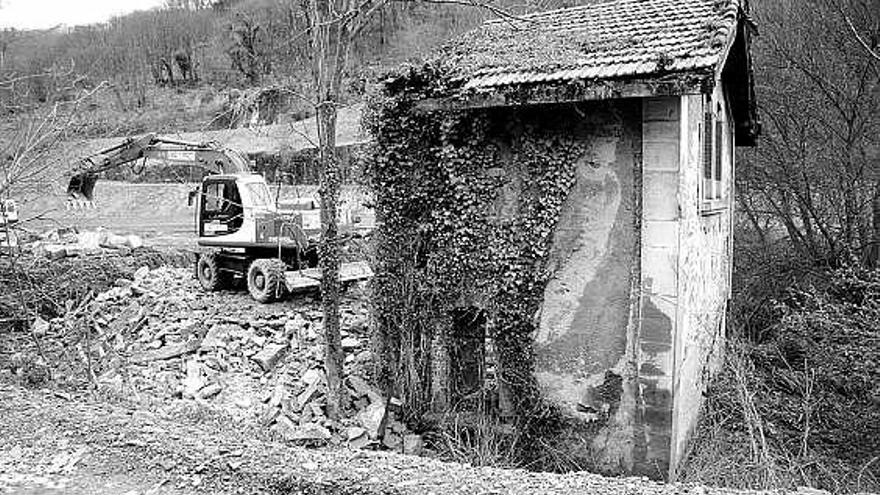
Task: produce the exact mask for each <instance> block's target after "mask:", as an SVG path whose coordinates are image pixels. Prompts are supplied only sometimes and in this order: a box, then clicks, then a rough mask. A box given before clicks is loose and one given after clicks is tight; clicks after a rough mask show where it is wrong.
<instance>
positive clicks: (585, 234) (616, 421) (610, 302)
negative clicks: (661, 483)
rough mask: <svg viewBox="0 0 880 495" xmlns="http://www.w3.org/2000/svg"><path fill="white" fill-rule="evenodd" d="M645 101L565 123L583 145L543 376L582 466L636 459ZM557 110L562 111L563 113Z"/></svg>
mask: <svg viewBox="0 0 880 495" xmlns="http://www.w3.org/2000/svg"><path fill="white" fill-rule="evenodd" d="M641 112H642V108H641V102H640V101H639V100H621V101H618V102H615V103H613V104H610V103H595V104H591V105H586V104H582V105H579V106H578V112H576V113H572V114H571V115H569V116H568V117H569V119H570V120H568V122H567V123H566V124H565V125H566V126H568V127H569V128H574V129H575V135H576V136H577V137H578V138H579V139H581V140H582V142H583V143H584V145H585V149H586V152H585V154H584V155H583V156H582V157H581V158H580V159H579V160H578V162H577V163H576V183H575V185H574V187H573V188H572V190H571V191H570V193H569V195H568V198H567V199H566V202H565V203H564V205H563V210H562V213H561V216H560V220H559V223H558V226H557V229H556V231H555V234H554V238H553V246H552V250H551V253H550V259H549V261H550V262H549V266H548V270H549V271H550V273H553V276H552V278H551V279H550V281H549V283H548V285H547V286H546V289H545V292H544V303H543V306H542V308H541V311H540V313H539V314H538V315H537V321H538V325H537V326H538V329H537V332H536V335H535V344H536V345H535V350H536V356H537V378H538V381H539V384H540V385H541V387H542V392H543V394H544V395H545V397H547V398H548V399H550V400H551V401H553V402H554V403H556V404H558V405H559V406H560V407H561V408H562V410H563V411H565V413H566V414H567V415H568V416H569V417H570V418H571V419H572V425H573V427H572V429H571V431H570V432H569V436H568V437H567V438H565V439H564V440H562V444H563V447H562V448H565V449H566V450H567V452H568V454H569V455H570V456H571V457H572V458H573V459H577V460H578V462H579V463H581V465H583V466H585V467H591V468H593V469H597V470H600V471H604V472H631V471H632V470H633V469H634V466H635V465H636V464H638V462H639V459H637V455H636V450H637V449H636V447H635V441H636V437H637V435H636V431H637V430H640V429H641V426H640V425H638V424H637V421H638V418H637V417H636V414H635V412H636V407H635V404H636V398H635V391H636V387H635V377H636V374H635V359H636V355H635V347H634V345H633V343H634V339H635V331H636V325H635V324H634V318H633V315H634V306H635V303H636V300H637V298H636V295H635V292H636V291H634V288H635V286H636V284H635V282H634V281H635V280H636V279H637V277H638V269H639V263H638V236H639V232H638V229H637V225H638V223H637V222H638V209H639V202H640V194H638V192H637V190H636V187H635V184H636V183H637V180H638V175H639V173H640V169H641ZM557 115H558V114H557Z"/></svg>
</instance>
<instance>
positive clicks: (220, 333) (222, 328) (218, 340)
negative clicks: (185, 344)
mask: <svg viewBox="0 0 880 495" xmlns="http://www.w3.org/2000/svg"><path fill="white" fill-rule="evenodd" d="M229 327H230V326H229V325H213V326H212V327H211V328H210V329H209V330H208V333H206V334H205V338H204V339H202V345H201V347H200V348H199V350H201V351H210V350H213V349H225V348H226V339H228V338H229V337H230V334H231V329H230V328H229Z"/></svg>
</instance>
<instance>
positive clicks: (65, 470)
mask: <svg viewBox="0 0 880 495" xmlns="http://www.w3.org/2000/svg"><path fill="white" fill-rule="evenodd" d="M0 439H3V440H2V444H0V493H2V494H6V493H22V494H31V493H34V494H36V493H45V494H62V493H64V494H74V495H76V494H87V493H88V494H96V495H105V494H106V495H109V494H124V495H147V494H150V495H165V494H174V495H176V494H183V493H212V494H239V493H242V494H245V493H254V494H257V493H259V494H346V495H347V494H352V495H354V494H425V495H427V494H436V495H440V494H442V495H458V494H469V495H470V494H474V495H477V494H479V495H502V494H526V493H528V494H560V495H562V494H577V493H583V494H640V495H642V494H643V495H653V494H667V495H671V494H707V495H710V494H738V493H739V494H743V493H756V492H743V491H734V490H722V489H707V488H704V487H693V486H680V485H662V484H659V483H656V482H652V481H649V480H646V479H637V478H626V479H612V478H604V477H601V476H597V475H592V474H587V473H571V474H566V475H558V474H546V473H532V472H527V471H523V470H502V469H492V468H476V467H471V466H466V465H461V464H453V463H443V462H439V461H435V460H432V459H426V458H420V457H414V456H404V455H399V454H388V453H380V452H368V451H353V450H348V449H339V448H338V449H322V450H314V449H305V448H301V447H295V446H292V445H286V444H281V443H271V442H264V441H260V440H256V439H254V438H252V437H250V436H247V435H246V434H245V433H243V432H240V431H238V430H237V429H236V428H235V427H234V425H225V426H224V425H221V424H215V423H212V422H208V421H199V420H198V418H195V420H194V422H193V423H182V422H177V421H172V420H169V419H167V418H164V417H160V416H158V415H156V414H152V413H149V412H144V411H142V410H136V409H129V408H127V407H126V406H124V405H118V404H110V403H107V402H95V401H93V400H91V399H89V398H87V397H70V396H67V395H65V394H61V393H57V392H53V391H51V390H48V389H41V390H27V389H23V388H21V387H18V386H13V385H8V384H0Z"/></svg>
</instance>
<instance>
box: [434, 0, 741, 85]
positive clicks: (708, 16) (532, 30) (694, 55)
mask: <svg viewBox="0 0 880 495" xmlns="http://www.w3.org/2000/svg"><path fill="white" fill-rule="evenodd" d="M739 3H740V0H610V1H605V2H602V3H598V4H592V5H585V6H582V7H575V8H568V9H560V10H553V11H549V12H540V13H535V14H530V15H526V16H522V17H517V18H502V19H496V20H492V21H489V22H487V23H485V24H484V25H483V26H482V27H480V28H478V29H476V30H474V31H471V32H470V33H467V34H465V35H464V36H462V37H460V38H458V39H457V40H456V41H454V42H452V43H451V44H449V45H447V46H446V47H445V48H444V49H443V50H442V52H441V56H442V58H443V59H444V60H445V61H446V62H447V63H449V64H450V66H452V67H454V71H455V74H456V76H457V77H456V79H457V80H459V81H461V82H462V83H463V86H464V88H465V89H476V88H491V87H496V86H505V85H513V84H524V83H537V82H544V81H548V80H549V81H565V80H575V79H607V78H616V77H629V76H653V75H659V74H660V73H666V72H675V71H696V70H710V69H713V68H714V66H715V64H717V63H718V61H719V60H720V55H721V52H722V50H723V48H724V46H725V43H726V41H727V40H728V39H729V38H730V37H731V36H732V35H733V33H734V31H735V28H736V23H737V18H738V15H739V12H740V7H739Z"/></svg>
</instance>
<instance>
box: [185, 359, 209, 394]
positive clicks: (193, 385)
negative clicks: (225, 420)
mask: <svg viewBox="0 0 880 495" xmlns="http://www.w3.org/2000/svg"><path fill="white" fill-rule="evenodd" d="M204 385H205V382H204V381H203V380H202V364H201V363H199V362H198V360H196V359H190V360H189V361H187V362H186V378H185V379H184V380H183V396H184V397H185V398H194V397H195V396H196V394H198V393H199V390H201V388H202V387H203V386H204Z"/></svg>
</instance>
